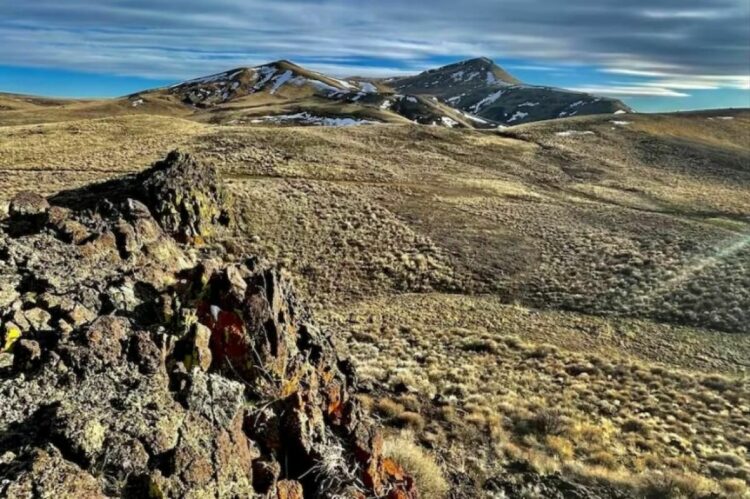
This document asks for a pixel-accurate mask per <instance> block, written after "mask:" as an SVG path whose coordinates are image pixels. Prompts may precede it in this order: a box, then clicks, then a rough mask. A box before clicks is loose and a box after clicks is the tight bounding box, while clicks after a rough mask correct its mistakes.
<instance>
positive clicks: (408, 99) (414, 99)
mask: <svg viewBox="0 0 750 499" xmlns="http://www.w3.org/2000/svg"><path fill="white" fill-rule="evenodd" d="M406 100H407V101H408V102H411V103H412V104H416V103H417V102H419V101H418V100H417V98H416V97H412V96H411V95H410V96H409V97H407V98H406Z"/></svg>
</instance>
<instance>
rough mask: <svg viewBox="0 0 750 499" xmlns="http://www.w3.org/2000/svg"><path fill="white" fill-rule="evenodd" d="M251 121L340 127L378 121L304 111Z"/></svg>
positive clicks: (370, 123)
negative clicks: (317, 114) (328, 115)
mask: <svg viewBox="0 0 750 499" xmlns="http://www.w3.org/2000/svg"><path fill="white" fill-rule="evenodd" d="M251 123H295V124H300V125H314V126H335V127H342V126H356V125H374V124H377V123H379V122H377V121H371V120H361V119H357V118H339V117H336V118H331V117H327V116H316V115H313V114H310V113H308V112H307V111H305V112H302V113H297V114H280V115H276V116H263V117H262V118H260V119H254V120H252V121H251Z"/></svg>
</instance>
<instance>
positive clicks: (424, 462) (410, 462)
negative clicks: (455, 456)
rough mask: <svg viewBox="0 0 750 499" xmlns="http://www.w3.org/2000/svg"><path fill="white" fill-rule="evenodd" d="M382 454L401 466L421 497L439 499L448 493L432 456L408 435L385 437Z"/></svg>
mask: <svg viewBox="0 0 750 499" xmlns="http://www.w3.org/2000/svg"><path fill="white" fill-rule="evenodd" d="M383 454H384V455H385V456H386V457H389V458H391V459H393V460H394V461H396V462H397V463H398V464H400V465H401V466H403V467H404V469H405V470H406V472H407V473H409V474H410V475H411V476H413V477H414V480H415V482H416V484H417V488H418V489H419V492H420V496H421V497H430V498H432V497H434V498H435V499H439V498H441V497H445V495H446V494H447V493H448V482H447V481H446V480H445V477H444V476H443V472H442V470H441V469H440V466H438V465H437V463H436V462H435V459H434V458H433V457H432V455H430V454H429V453H428V452H427V451H425V450H424V449H422V448H421V447H420V446H418V445H417V444H415V443H414V440H413V439H412V438H411V436H410V435H409V434H408V433H404V434H401V435H394V436H390V437H387V438H386V439H385V442H384V445H383Z"/></svg>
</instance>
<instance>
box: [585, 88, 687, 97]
mask: <svg viewBox="0 0 750 499" xmlns="http://www.w3.org/2000/svg"><path fill="white" fill-rule="evenodd" d="M571 90H577V91H579V92H586V93H590V94H596V95H609V96H614V97H625V96H642V97H690V94H686V93H683V92H678V91H676V90H673V89H671V88H664V87H659V86H656V85H630V86H628V85H589V86H584V87H577V88H573V89H571Z"/></svg>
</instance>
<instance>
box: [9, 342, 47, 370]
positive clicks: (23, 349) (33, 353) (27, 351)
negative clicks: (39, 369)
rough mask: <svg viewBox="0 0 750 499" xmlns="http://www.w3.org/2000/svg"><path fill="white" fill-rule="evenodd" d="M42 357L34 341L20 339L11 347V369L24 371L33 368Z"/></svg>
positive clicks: (39, 348)
mask: <svg viewBox="0 0 750 499" xmlns="http://www.w3.org/2000/svg"><path fill="white" fill-rule="evenodd" d="M41 357H42V348H41V347H40V346H39V343H38V342H37V341H35V340H27V339H24V338H21V339H20V340H18V341H17V342H16V343H15V346H14V347H13V368H14V369H16V370H17V371H26V370H29V369H32V368H33V367H35V366H36V365H37V364H38V363H39V360H40V359H41Z"/></svg>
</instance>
